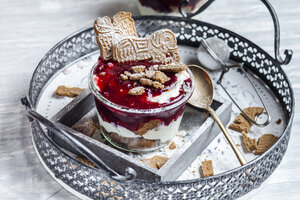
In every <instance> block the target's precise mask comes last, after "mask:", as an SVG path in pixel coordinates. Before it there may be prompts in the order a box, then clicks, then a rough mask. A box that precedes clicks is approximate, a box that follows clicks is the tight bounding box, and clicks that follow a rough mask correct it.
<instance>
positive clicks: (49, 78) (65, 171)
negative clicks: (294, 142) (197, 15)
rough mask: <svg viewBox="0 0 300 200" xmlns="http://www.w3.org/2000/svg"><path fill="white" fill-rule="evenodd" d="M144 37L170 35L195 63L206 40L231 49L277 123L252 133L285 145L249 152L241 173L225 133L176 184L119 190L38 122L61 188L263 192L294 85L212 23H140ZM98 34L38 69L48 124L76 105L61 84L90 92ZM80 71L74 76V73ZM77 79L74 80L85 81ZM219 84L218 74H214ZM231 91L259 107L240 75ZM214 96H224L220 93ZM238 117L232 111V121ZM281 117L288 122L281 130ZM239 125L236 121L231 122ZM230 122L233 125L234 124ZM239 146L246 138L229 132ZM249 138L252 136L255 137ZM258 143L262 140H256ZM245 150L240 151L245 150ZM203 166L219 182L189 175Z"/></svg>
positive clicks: (69, 45)
mask: <svg viewBox="0 0 300 200" xmlns="http://www.w3.org/2000/svg"><path fill="white" fill-rule="evenodd" d="M135 23H136V28H137V31H138V34H139V35H140V36H145V35H147V34H150V33H152V32H154V31H155V30H158V29H162V28H169V29H172V30H173V32H175V33H176V36H177V38H178V43H179V45H180V54H181V55H182V57H183V62H186V63H187V64H189V63H197V59H196V48H195V47H197V46H199V41H200V39H201V38H208V37H218V38H220V39H222V40H225V41H226V42H227V44H228V45H229V46H230V49H231V56H230V58H231V60H233V61H238V62H244V63H245V67H246V69H247V70H248V72H249V73H251V74H252V76H251V79H252V81H253V82H254V84H255V85H256V86H257V88H259V92H260V93H261V94H262V96H263V99H264V100H265V102H266V104H267V107H269V108H270V110H271V116H274V117H273V121H271V123H270V125H269V126H267V127H265V128H264V129H258V128H257V129H255V128H254V130H252V131H253V134H254V132H257V133H258V134H261V133H262V132H263V133H266V131H269V132H271V133H274V134H276V135H278V136H280V138H279V140H278V141H277V142H276V143H275V144H274V145H273V146H272V147H271V148H270V149H269V150H268V151H267V152H265V153H264V154H263V155H261V156H254V155H253V154H252V153H245V156H246V159H247V160H248V163H247V164H246V165H244V166H240V165H239V164H238V161H237V160H236V158H235V156H234V154H233V153H232V151H231V150H230V147H228V144H227V143H226V140H225V139H224V138H223V136H222V135H221V134H219V135H218V136H217V137H216V138H215V139H214V140H213V141H212V142H211V144H209V146H208V147H207V148H206V149H205V150H204V151H203V153H202V154H201V155H200V156H199V157H197V158H196V159H195V161H194V163H192V164H191V165H190V167H188V168H187V169H186V171H185V172H183V174H182V175H181V176H180V177H179V178H178V179H177V181H160V182H154V181H145V180H139V179H136V180H134V181H132V182H129V183H119V182H116V181H114V180H113V179H111V178H110V177H109V176H108V174H107V173H106V172H105V171H104V170H103V169H94V168H91V167H88V166H86V165H84V164H82V163H80V162H78V161H77V160H75V159H73V158H72V157H70V156H69V155H68V154H67V153H66V152H64V151H61V150H60V149H59V148H58V147H57V145H56V144H55V143H54V142H53V141H52V140H51V139H49V138H48V137H46V135H45V132H44V131H43V130H44V128H43V127H41V126H40V125H39V124H37V123H36V122H33V123H32V136H33V144H34V147H35V149H36V152H37V155H38V157H39V158H40V160H41V162H42V164H43V166H44V167H45V169H46V170H47V171H48V172H49V174H50V175H52V176H53V177H54V178H55V179H56V180H57V181H58V182H59V183H60V184H61V185H63V186H64V187H65V188H66V189H68V190H69V191H71V192H72V193H74V194H75V195H77V196H79V197H81V198H92V199H105V198H110V197H111V198H112V199H170V198H173V199H185V198H186V199H200V198H215V199H232V198H237V197H240V196H242V195H244V194H246V193H248V192H249V191H251V190H253V189H254V188H257V187H259V186H260V185H261V184H262V182H263V181H265V180H266V179H267V178H268V177H269V176H270V175H271V174H272V172H273V171H274V170H275V169H276V167H277V166H278V165H279V163H280V161H281V159H282V158H283V156H284V153H285V152H286V149H287V145H288V140H289V136H290V130H291V123H292V119H293V114H294V96H293V91H292V88H291V85H290V82H289V80H288V78H287V76H286V74H285V73H284V71H283V70H282V68H281V66H280V64H278V62H277V60H275V59H273V58H272V57H271V56H270V55H269V54H267V53H266V52H265V51H264V50H262V49H261V48H260V47H258V46H257V45H255V44H253V43H252V42H250V41H249V40H247V39H245V38H243V37H241V36H239V35H237V34H235V33H233V32H231V31H228V30H226V29H223V28H220V27H217V26H215V25H212V24H208V23H204V22H200V21H196V20H191V19H187V18H181V17H153V16H152V17H145V16H144V17H135ZM98 54H99V52H98V47H97V45H96V41H95V36H94V32H93V29H92V28H91V27H90V28H87V29H83V30H81V31H79V32H77V33H74V34H72V35H70V36H69V37H67V38H66V39H64V40H62V41H61V42H59V43H58V44H57V45H55V46H54V47H53V48H52V49H51V50H50V51H49V52H48V53H47V54H46V55H45V56H44V58H43V59H42V60H41V62H40V63H39V65H38V66H37V69H36V70H35V72H34V74H33V77H32V80H31V84H30V90H29V99H30V101H31V103H32V105H33V106H34V108H35V109H36V110H37V111H38V112H40V113H41V114H43V115H44V116H46V117H48V118H52V117H53V116H54V115H55V114H56V113H57V112H58V111H59V110H61V109H62V108H63V107H64V106H66V105H67V104H68V103H70V101H71V99H68V98H56V97H54V96H53V92H54V90H55V88H56V87H57V86H58V85H66V84H70V85H72V86H81V87H87V85H86V84H87V75H88V71H89V69H90V68H91V67H92V66H93V64H94V62H95V59H96V58H97V55H98ZM71 66H76V67H75V68H76V70H75V71H76V72H74V71H73V70H74V69H75V68H74V67H71ZM85 72H86V76H82V77H81V79H78V78H77V76H76V74H78V73H80V74H85ZM211 75H212V76H213V77H215V78H214V80H215V79H216V78H217V77H218V74H217V73H212V74H211ZM229 77H230V79H228V81H227V82H228V84H227V85H226V87H231V89H232V90H231V91H232V92H233V93H232V95H236V97H237V99H238V101H239V102H241V103H242V104H243V105H242V106H251V105H255V102H256V99H255V97H254V96H253V95H252V93H251V91H250V90H248V86H247V85H245V84H244V82H245V81H243V80H244V77H243V76H240V75H239V73H238V71H234V70H233V71H232V72H230V74H229ZM215 96H222V97H224V96H225V95H224V94H223V93H222V91H221V90H218V88H216V94H215ZM237 113H238V111H237V110H236V109H235V108H234V107H233V112H232V113H231V114H232V116H233V117H234V116H236V115H237ZM277 118H280V119H282V123H281V124H280V125H278V126H276V125H275V123H274V122H275V121H276V120H277ZM232 119H233V118H232ZM232 119H231V120H232ZM231 134H232V136H233V137H234V140H235V141H236V143H240V135H238V134H237V133H235V132H231ZM250 134H251V133H250ZM256 136H258V135H256ZM240 148H241V150H243V149H242V147H240ZM204 159H212V160H213V163H214V167H216V169H215V173H216V175H215V176H212V177H207V178H200V177H199V176H197V174H196V175H195V174H191V173H190V171H193V169H195V166H198V167H199V165H198V163H199V162H200V161H201V160H204Z"/></svg>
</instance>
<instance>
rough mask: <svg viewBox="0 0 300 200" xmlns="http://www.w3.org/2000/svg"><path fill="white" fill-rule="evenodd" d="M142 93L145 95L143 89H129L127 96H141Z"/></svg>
mask: <svg viewBox="0 0 300 200" xmlns="http://www.w3.org/2000/svg"><path fill="white" fill-rule="evenodd" d="M144 93H145V88H144V87H141V86H139V87H134V88H131V89H130V90H129V92H128V94H130V95H141V94H144Z"/></svg>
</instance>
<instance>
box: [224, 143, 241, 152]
mask: <svg viewBox="0 0 300 200" xmlns="http://www.w3.org/2000/svg"><path fill="white" fill-rule="evenodd" d="M236 146H237V147H240V146H241V145H240V144H236ZM219 151H220V149H219Z"/></svg>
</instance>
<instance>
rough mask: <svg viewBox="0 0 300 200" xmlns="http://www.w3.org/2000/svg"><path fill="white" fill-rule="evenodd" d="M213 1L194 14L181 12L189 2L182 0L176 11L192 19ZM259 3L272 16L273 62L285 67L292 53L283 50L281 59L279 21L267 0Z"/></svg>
mask: <svg viewBox="0 0 300 200" xmlns="http://www.w3.org/2000/svg"><path fill="white" fill-rule="evenodd" d="M214 1H215V0H208V1H207V2H205V4H203V6H201V7H200V8H199V9H198V10H197V11H196V12H195V13H186V12H185V11H184V10H183V8H184V7H185V6H187V5H188V4H189V0H182V1H181V2H180V3H179V5H178V10H179V12H180V13H181V15H182V16H183V17H186V18H192V17H194V16H195V15H198V14H199V13H201V12H202V11H204V10H205V9H206V8H207V7H209V6H210V4H212V3H213V2H214ZM261 1H262V3H263V4H264V5H265V6H266V7H267V9H268V10H269V12H270V14H271V16H272V20H273V25H274V52H275V60H276V62H277V63H278V64H280V65H287V64H289V62H290V61H291V59H292V55H293V51H292V50H290V49H286V50H284V54H285V58H284V59H282V57H281V55H280V51H279V48H280V26H279V21H278V17H277V14H276V12H275V10H274V8H273V6H272V5H271V3H270V2H269V1H268V0H261Z"/></svg>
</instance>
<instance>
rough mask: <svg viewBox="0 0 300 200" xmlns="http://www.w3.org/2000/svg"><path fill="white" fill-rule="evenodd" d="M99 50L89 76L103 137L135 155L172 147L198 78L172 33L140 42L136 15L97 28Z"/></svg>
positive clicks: (116, 17) (116, 18)
mask: <svg viewBox="0 0 300 200" xmlns="http://www.w3.org/2000/svg"><path fill="white" fill-rule="evenodd" d="M94 30H95V33H96V38H97V43H98V46H99V49H100V57H99V61H98V63H97V64H96V65H95V66H94V67H93V69H92V71H91V74H90V89H91V91H92V93H93V95H94V97H95V102H96V107H97V111H98V112H97V113H98V118H99V123H100V126H101V131H102V133H103V135H104V137H105V138H106V139H107V140H108V141H109V142H110V143H112V144H113V145H115V146H117V147H119V148H122V149H124V150H130V151H143V150H154V149H157V148H159V147H162V146H164V145H167V144H168V143H169V142H170V141H171V140H172V138H173V137H174V136H175V134H176V132H177V131H178V128H179V125H180V122H181V118H182V115H183V112H184V108H185V104H186V102H187V100H188V99H189V97H190V96H191V94H192V91H193V78H192V74H191V72H190V71H189V70H188V68H187V67H186V65H185V64H183V63H181V62H180V56H179V53H178V47H177V41H176V37H175V35H174V33H173V32H172V31H171V30H168V29H163V30H158V31H156V32H154V33H152V34H151V35H149V36H147V37H144V38H141V37H138V36H137V33H136V29H135V26H134V21H133V19H132V18H131V13H127V12H119V13H117V14H116V15H114V16H113V18H112V19H110V18H109V17H102V18H97V19H96V21H95V23H94Z"/></svg>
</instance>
